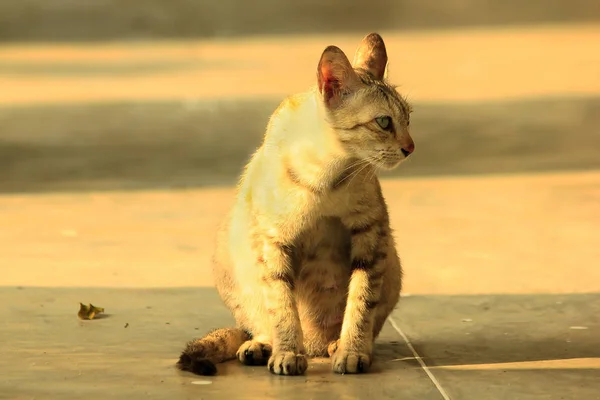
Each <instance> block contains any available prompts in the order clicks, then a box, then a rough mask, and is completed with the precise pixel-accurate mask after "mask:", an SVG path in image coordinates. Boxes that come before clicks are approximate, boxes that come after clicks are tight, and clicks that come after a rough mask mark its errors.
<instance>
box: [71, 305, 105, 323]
mask: <svg viewBox="0 0 600 400" xmlns="http://www.w3.org/2000/svg"><path fill="white" fill-rule="evenodd" d="M79 305H80V307H79V312H78V313H77V316H78V317H79V318H81V319H94V317H95V316H96V315H97V314H100V313H103V312H104V308H102V307H96V306H94V305H92V304H91V303H90V305H87V306H86V305H85V304H83V303H79Z"/></svg>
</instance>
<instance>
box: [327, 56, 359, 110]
mask: <svg viewBox="0 0 600 400" xmlns="http://www.w3.org/2000/svg"><path fill="white" fill-rule="evenodd" d="M317 81H318V85H319V92H320V93H321V95H322V96H323V99H324V100H325V104H326V105H327V106H328V107H330V108H335V107H336V106H338V105H339V104H340V103H341V102H342V99H343V97H344V95H346V94H348V93H351V92H352V91H353V90H355V89H356V88H357V87H358V86H359V85H360V79H359V77H358V76H357V75H356V72H354V69H353V68H352V65H351V64H350V61H349V60H348V58H347V57H346V55H345V54H344V52H343V51H342V50H340V49H339V48H338V47H336V46H329V47H327V48H326V49H325V50H324V51H323V54H322V55H321V60H319V66H318V67H317Z"/></svg>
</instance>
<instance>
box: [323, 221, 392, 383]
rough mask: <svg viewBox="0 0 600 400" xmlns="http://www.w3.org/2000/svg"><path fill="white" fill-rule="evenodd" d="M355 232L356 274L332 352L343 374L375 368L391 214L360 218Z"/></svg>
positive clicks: (335, 367) (352, 228)
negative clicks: (376, 330) (377, 322)
mask: <svg viewBox="0 0 600 400" xmlns="http://www.w3.org/2000/svg"><path fill="white" fill-rule="evenodd" d="M365 221H366V222H365ZM349 225H350V226H349V228H350V231H351V232H352V253H351V254H352V275H351V277H350V284H349V288H348V299H347V303H346V310H345V312H344V321H343V323H342V331H341V336H340V340H339V343H338V344H337V346H336V349H335V351H334V352H333V355H332V367H333V370H334V371H335V372H337V373H340V374H354V373H362V372H367V371H368V370H369V368H370V367H371V357H372V351H373V327H374V320H375V314H376V313H375V311H376V308H377V306H378V304H379V300H380V298H381V288H382V284H383V275H384V270H385V268H386V265H387V263H386V257H387V246H389V245H392V243H391V242H392V241H391V239H390V237H389V226H388V224H387V213H385V214H384V215H380V216H372V217H371V218H369V217H368V216H367V217H366V218H359V219H357V220H354V221H353V223H350V224H349Z"/></svg>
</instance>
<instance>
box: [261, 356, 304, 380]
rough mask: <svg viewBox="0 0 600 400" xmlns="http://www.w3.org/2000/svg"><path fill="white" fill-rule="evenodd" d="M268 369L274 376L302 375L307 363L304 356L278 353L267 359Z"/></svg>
mask: <svg viewBox="0 0 600 400" xmlns="http://www.w3.org/2000/svg"><path fill="white" fill-rule="evenodd" d="M268 367H269V371H271V372H272V373H274V374H275V375H302V374H303V373H304V372H305V371H306V368H308V361H307V359H306V356H305V355H304V354H296V353H294V352H292V351H280V352H276V353H273V355H272V356H271V358H269V364H268Z"/></svg>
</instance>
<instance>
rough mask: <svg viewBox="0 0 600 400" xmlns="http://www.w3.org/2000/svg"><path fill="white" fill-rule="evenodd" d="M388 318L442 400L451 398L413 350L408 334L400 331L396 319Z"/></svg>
mask: <svg viewBox="0 0 600 400" xmlns="http://www.w3.org/2000/svg"><path fill="white" fill-rule="evenodd" d="M388 320H389V321H390V324H391V325H392V328H394V329H395V330H396V332H398V334H399V335H400V336H402V339H404V342H405V343H406V345H407V346H408V349H409V350H410V351H411V353H412V354H413V356H414V357H415V359H416V360H417V362H418V363H419V365H421V368H423V371H425V373H426V374H427V376H428V377H429V379H430V380H431V382H432V383H433V385H434V386H435V387H436V389H437V390H438V392H440V394H441V395H442V397H443V398H444V400H451V399H450V396H448V393H446V390H444V388H443V387H442V385H441V384H440V382H439V381H438V380H437V378H436V377H435V375H433V372H431V370H430V369H429V367H428V366H427V364H425V361H423V358H421V356H420V355H419V353H417V350H415V348H414V347H413V345H412V343H411V342H410V340H409V339H408V336H406V334H405V333H404V332H403V331H402V329H400V326H398V324H396V321H394V319H393V318H392V317H388Z"/></svg>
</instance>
